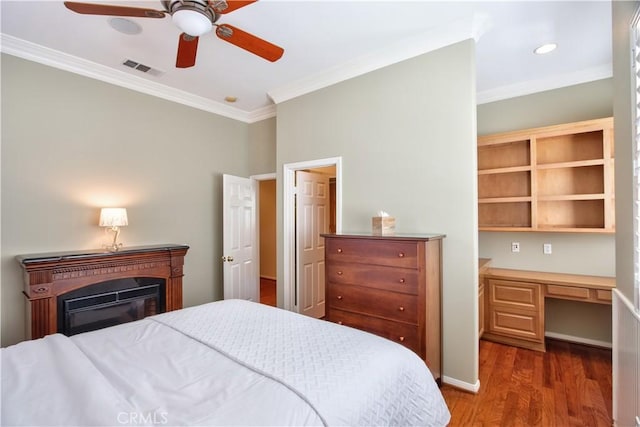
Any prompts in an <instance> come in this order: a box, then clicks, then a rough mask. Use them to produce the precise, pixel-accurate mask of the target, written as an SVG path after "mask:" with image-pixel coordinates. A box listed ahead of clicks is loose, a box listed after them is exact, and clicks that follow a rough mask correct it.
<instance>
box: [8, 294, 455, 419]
mask: <svg viewBox="0 0 640 427" xmlns="http://www.w3.org/2000/svg"><path fill="white" fill-rule="evenodd" d="M1 352H2V365H1V366H2V371H1V374H2V407H1V410H2V419H1V420H2V425H3V426H10V425H42V426H45V425H65V426H66V425H76V426H80V425H81V426H99V425H109V426H114V425H115V426H119V425H199V426H204V425H296V426H299V425H300V426H301V425H350V426H355V425H367V426H372V425H376V426H379V425H386V426H390V425H397V426H409V425H429V426H442V425H446V424H447V423H448V421H449V411H448V409H447V406H446V404H445V402H444V399H443V397H442V394H441V393H440V391H439V389H438V387H437V385H436V383H435V381H434V380H433V377H432V376H431V373H430V372H429V371H428V369H427V368H426V366H425V364H424V362H423V361H422V360H420V358H418V356H416V355H415V354H414V353H413V352H411V351H410V350H408V349H406V348H404V347H402V346H400V345H398V344H395V343H393V342H391V341H388V340H386V339H383V338H380V337H377V336H374V335H372V334H368V333H365V332H362V331H359V330H356V329H352V328H348V327H345V326H340V325H337V324H333V323H330V322H325V321H322V320H317V319H312V318H309V317H306V316H302V315H299V314H296V313H292V312H289V311H286V310H281V309H278V308H273V307H269V306H266V305H262V304H257V303H252V302H249V301H243V300H225V301H218V302H213V303H209V304H204V305H201V306H196V307H190V308H186V309H183V310H178V311H172V312H168V313H163V314H160V315H157V316H152V317H147V318H145V319H142V320H139V321H136V322H131V323H125V324H121V325H118V326H114V327H110V328H105V329H101V330H97V331H93V332H87V333H83V334H79V335H74V336H72V337H66V336H64V335H61V334H54V335H49V336H46V337H45V338H42V339H39V340H34V341H26V342H22V343H20V344H17V345H14V346H10V347H7V348H4V349H2V350H1Z"/></svg>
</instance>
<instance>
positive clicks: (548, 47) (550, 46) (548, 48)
mask: <svg viewBox="0 0 640 427" xmlns="http://www.w3.org/2000/svg"><path fill="white" fill-rule="evenodd" d="M557 47H558V45H557V44H556V43H547V44H543V45H542V46H540V47H538V48H536V49H535V50H534V51H533V53H535V54H538V55H544V54H545V53H549V52H553V51H554V50H556V48H557Z"/></svg>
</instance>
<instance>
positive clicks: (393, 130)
mask: <svg viewBox="0 0 640 427" xmlns="http://www.w3.org/2000/svg"><path fill="white" fill-rule="evenodd" d="M277 108H278V116H277V122H278V123H277V163H278V176H279V178H281V177H282V167H283V165H284V164H287V163H294V162H302V161H311V160H315V159H323V158H330V157H339V156H341V157H342V190H343V193H342V202H343V210H342V214H343V216H342V230H343V232H358V231H370V227H371V217H372V216H374V214H375V213H376V212H377V211H378V210H381V209H382V210H386V211H388V212H389V213H391V214H392V215H393V216H395V218H396V231H397V232H398V233H430V232H431V233H444V234H446V235H447V237H446V239H445V240H444V295H443V304H444V307H443V308H444V310H443V311H444V319H443V332H444V362H443V370H444V376H445V377H449V378H453V379H456V380H458V381H461V382H464V383H466V384H472V385H474V384H475V383H476V381H477V379H478V337H477V330H478V328H477V281H478V280H477V255H478V253H477V207H476V181H477V172H476V148H475V141H476V124H475V116H476V111H475V45H474V43H473V41H471V40H469V41H465V42H461V43H458V44H455V45H453V46H450V47H446V48H443V49H440V50H437V51H435V52H432V53H428V54H425V55H422V56H419V57H416V58H413V59H409V60H406V61H403V62H401V63H398V64H394V65H391V66H388V67H385V68H382V69H379V70H377V71H373V72H371V73H368V74H365V75H363V76H360V77H356V78H353V79H351V80H348V81H345V82H342V83H339V84H336V85H334V86H331V87H328V88H325V89H321V90H318V91H317V92H314V93H311V94H307V95H304V96H301V97H299V98H296V99H292V100H289V101H287V102H284V103H282V104H279V105H278V107H277ZM280 182H281V181H280ZM281 190H282V189H281V188H279V195H278V206H279V211H278V236H279V237H278V239H279V241H278V253H279V254H282V252H283V239H282V208H281V206H282V195H281V193H282V191H281ZM283 271H284V270H283V262H282V260H279V262H278V285H279V288H278V300H279V301H282V297H283V288H282V278H283ZM445 380H446V378H445Z"/></svg>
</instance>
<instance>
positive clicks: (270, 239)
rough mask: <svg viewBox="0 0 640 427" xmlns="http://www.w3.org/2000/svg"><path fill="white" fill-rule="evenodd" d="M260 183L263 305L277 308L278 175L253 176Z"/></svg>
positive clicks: (261, 291) (259, 242) (258, 215)
mask: <svg viewBox="0 0 640 427" xmlns="http://www.w3.org/2000/svg"><path fill="white" fill-rule="evenodd" d="M251 178H252V179H255V180H256V181H257V182H258V185H257V195H256V199H257V200H256V202H257V203H256V204H257V207H258V212H257V217H258V218H257V220H258V280H259V282H260V288H259V293H260V295H259V299H258V301H260V302H261V303H262V304H266V305H270V306H274V307H275V306H277V298H276V293H277V292H276V276H277V256H276V254H277V234H276V174H275V173H270V174H262V175H253V176H251Z"/></svg>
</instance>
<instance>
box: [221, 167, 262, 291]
mask: <svg viewBox="0 0 640 427" xmlns="http://www.w3.org/2000/svg"><path fill="white" fill-rule="evenodd" d="M222 186H223V196H222V199H223V201H222V210H223V213H222V234H223V237H222V251H223V252H222V255H223V256H222V262H223V266H224V267H223V269H222V270H223V276H224V299H231V298H238V299H246V300H250V301H255V302H260V280H259V274H260V272H259V268H258V267H259V266H258V229H257V226H256V224H257V220H256V215H257V208H256V198H257V183H256V181H255V180H253V179H249V178H241V177H239V176H233V175H223V177H222Z"/></svg>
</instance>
